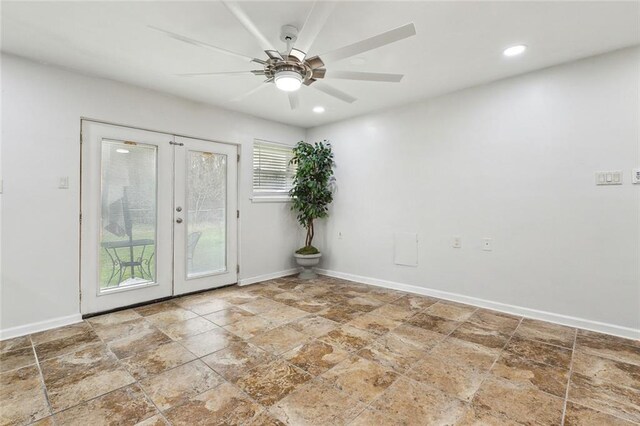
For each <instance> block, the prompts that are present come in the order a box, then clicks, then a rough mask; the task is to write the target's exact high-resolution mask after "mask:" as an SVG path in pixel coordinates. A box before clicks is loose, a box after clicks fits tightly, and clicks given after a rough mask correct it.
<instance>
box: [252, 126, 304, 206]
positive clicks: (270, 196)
mask: <svg viewBox="0 0 640 426" xmlns="http://www.w3.org/2000/svg"><path fill="white" fill-rule="evenodd" d="M256 142H262V143H265V144H269V145H277V146H281V147H285V148H288V149H291V150H293V148H294V147H295V145H289V144H287V143H283V142H274V141H270V140H267V139H260V138H254V139H253V145H252V147H251V196H250V197H249V199H250V200H251V202H253V203H290V202H291V196H290V195H289V192H288V191H287V192H282V193H278V192H275V191H271V192H268V191H265V192H256V191H255V188H254V186H253V180H254V176H255V169H254V167H253V164H254V156H255V147H256Z"/></svg>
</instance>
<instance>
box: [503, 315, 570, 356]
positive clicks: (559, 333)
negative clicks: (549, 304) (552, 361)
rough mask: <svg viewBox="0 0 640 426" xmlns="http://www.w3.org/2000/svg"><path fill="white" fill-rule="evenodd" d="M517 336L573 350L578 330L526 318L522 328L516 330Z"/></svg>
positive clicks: (521, 325)
mask: <svg viewBox="0 0 640 426" xmlns="http://www.w3.org/2000/svg"><path fill="white" fill-rule="evenodd" d="M515 335H516V336H519V337H521V338H523V339H529V340H537V341H538V342H544V343H548V344H550V345H556V346H562V347H563V348H568V349H571V348H573V341H574V339H575V336H576V329H575V328H571V327H565V326H563V325H558V324H552V323H550V322H545V321H538V320H534V319H530V318H525V319H523V320H522V323H521V324H520V327H518V329H517V330H516V334H515Z"/></svg>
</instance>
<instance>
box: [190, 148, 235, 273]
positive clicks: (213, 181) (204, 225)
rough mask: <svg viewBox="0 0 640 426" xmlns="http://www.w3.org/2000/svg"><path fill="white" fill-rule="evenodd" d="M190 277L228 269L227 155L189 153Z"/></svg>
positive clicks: (200, 152) (199, 152)
mask: <svg viewBox="0 0 640 426" xmlns="http://www.w3.org/2000/svg"><path fill="white" fill-rule="evenodd" d="M186 206H187V209H188V210H187V218H186V224H187V226H186V227H185V228H186V233H187V235H186V243H187V244H186V247H185V256H186V259H187V268H186V270H187V279H189V278H193V277H201V276H204V275H210V274H215V273H220V272H224V271H226V270H227V259H226V250H225V248H226V246H227V229H226V222H227V211H226V210H227V156H226V155H224V154H214V153H211V152H202V151H191V150H190V151H188V154H187V201H186Z"/></svg>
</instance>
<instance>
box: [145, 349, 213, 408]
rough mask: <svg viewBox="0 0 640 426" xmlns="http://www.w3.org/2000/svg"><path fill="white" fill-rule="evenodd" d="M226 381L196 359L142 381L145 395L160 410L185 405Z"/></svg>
mask: <svg viewBox="0 0 640 426" xmlns="http://www.w3.org/2000/svg"><path fill="white" fill-rule="evenodd" d="M223 381H224V379H223V378H222V377H220V376H219V375H218V374H217V373H215V372H214V371H213V370H212V369H211V368H209V367H207V365H205V363H203V362H202V361H200V360H198V359H196V360H194V361H191V362H189V363H187V364H183V365H181V366H179V367H176V368H174V369H171V370H167V371H165V372H163V373H161V374H158V375H157V376H151V377H147V378H146V379H143V380H141V381H140V385H141V386H142V388H143V389H144V391H145V393H146V394H147V395H148V396H149V398H151V400H152V401H153V402H154V403H155V404H156V406H157V407H158V408H159V409H160V410H163V411H164V410H167V409H169V408H171V407H175V406H178V405H181V404H183V403H184V402H185V401H187V400H188V399H189V398H191V397H193V396H196V395H198V394H200V393H202V392H204V391H207V390H209V389H213V388H215V387H216V386H218V385H220V384H221V383H222V382H223Z"/></svg>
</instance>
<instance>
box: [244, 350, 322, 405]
mask: <svg viewBox="0 0 640 426" xmlns="http://www.w3.org/2000/svg"><path fill="white" fill-rule="evenodd" d="M311 378H312V376H311V375H310V374H309V373H307V372H305V371H303V370H301V369H299V368H298V367H295V366H293V365H291V364H289V363H288V362H286V361H284V360H276V361H273V362H271V363H269V364H262V365H259V366H257V367H256V368H254V369H253V370H251V371H249V372H247V373H246V374H244V375H243V376H242V377H240V379H239V380H238V381H237V382H236V384H237V385H238V387H240V388H241V389H242V390H243V391H244V392H246V393H247V394H248V395H249V396H251V397H252V398H253V399H254V400H256V401H257V402H258V403H260V404H262V405H264V406H267V407H268V406H271V405H273V404H275V403H276V402H278V401H280V400H281V399H282V398H284V397H285V396H287V395H289V394H290V393H291V392H293V391H294V390H295V389H297V388H298V387H300V386H301V385H302V384H304V383H306V382H308V381H309V380H311Z"/></svg>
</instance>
